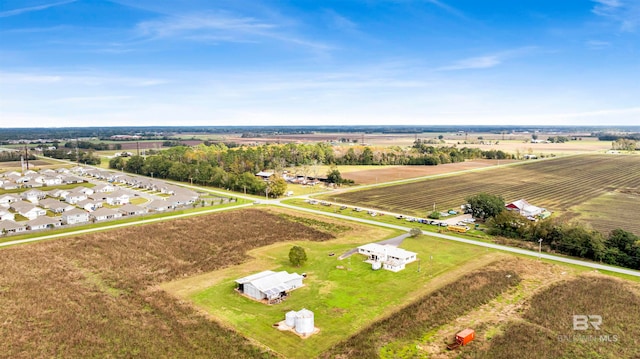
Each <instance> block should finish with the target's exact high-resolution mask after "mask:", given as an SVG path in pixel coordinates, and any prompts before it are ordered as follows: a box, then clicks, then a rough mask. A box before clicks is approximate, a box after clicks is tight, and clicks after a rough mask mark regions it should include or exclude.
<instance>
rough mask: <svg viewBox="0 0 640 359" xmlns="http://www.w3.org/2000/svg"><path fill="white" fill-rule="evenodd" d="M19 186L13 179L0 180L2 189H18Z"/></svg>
mask: <svg viewBox="0 0 640 359" xmlns="http://www.w3.org/2000/svg"><path fill="white" fill-rule="evenodd" d="M18 187H19V186H18V184H17V183H15V182H13V181H0V189H4V190H10V189H17V188H18Z"/></svg>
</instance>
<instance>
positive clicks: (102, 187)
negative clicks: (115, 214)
mask: <svg viewBox="0 0 640 359" xmlns="http://www.w3.org/2000/svg"><path fill="white" fill-rule="evenodd" d="M115 190H116V187H115V186H114V185H112V184H110V183H101V184H99V185H96V186H95V187H93V191H94V192H100V193H108V192H113V191H115Z"/></svg>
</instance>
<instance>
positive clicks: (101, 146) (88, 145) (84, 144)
mask: <svg viewBox="0 0 640 359" xmlns="http://www.w3.org/2000/svg"><path fill="white" fill-rule="evenodd" d="M76 147H77V148H82V149H85V150H96V151H109V150H121V149H122V144H120V143H116V144H109V143H104V142H99V143H95V142H90V141H67V142H65V144H64V148H76Z"/></svg>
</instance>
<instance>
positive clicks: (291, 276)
mask: <svg viewBox="0 0 640 359" xmlns="http://www.w3.org/2000/svg"><path fill="white" fill-rule="evenodd" d="M303 278H304V277H303V276H301V275H300V274H298V273H288V272H286V271H281V272H273V271H270V270H266V271H263V272H260V273H256V274H252V275H250V276H247V277H244V278H240V279H237V280H236V283H237V284H238V287H237V290H238V292H240V293H243V294H245V295H247V296H248V297H251V298H253V299H255V300H260V301H262V300H266V301H267V302H268V303H272V302H274V301H276V302H277V301H279V300H280V299H282V298H284V297H286V296H287V295H289V292H290V291H292V290H294V289H296V288H299V287H302V285H303V284H302V279H303Z"/></svg>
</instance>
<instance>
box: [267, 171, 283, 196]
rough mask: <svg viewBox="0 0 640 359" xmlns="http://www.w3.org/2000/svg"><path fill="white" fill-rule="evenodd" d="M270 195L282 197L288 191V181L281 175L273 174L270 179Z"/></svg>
mask: <svg viewBox="0 0 640 359" xmlns="http://www.w3.org/2000/svg"><path fill="white" fill-rule="evenodd" d="M268 187H269V195H271V196H272V197H280V196H282V195H283V194H284V193H285V192H287V181H285V180H284V178H282V177H280V176H273V178H271V180H270V181H269V185H268Z"/></svg>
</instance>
